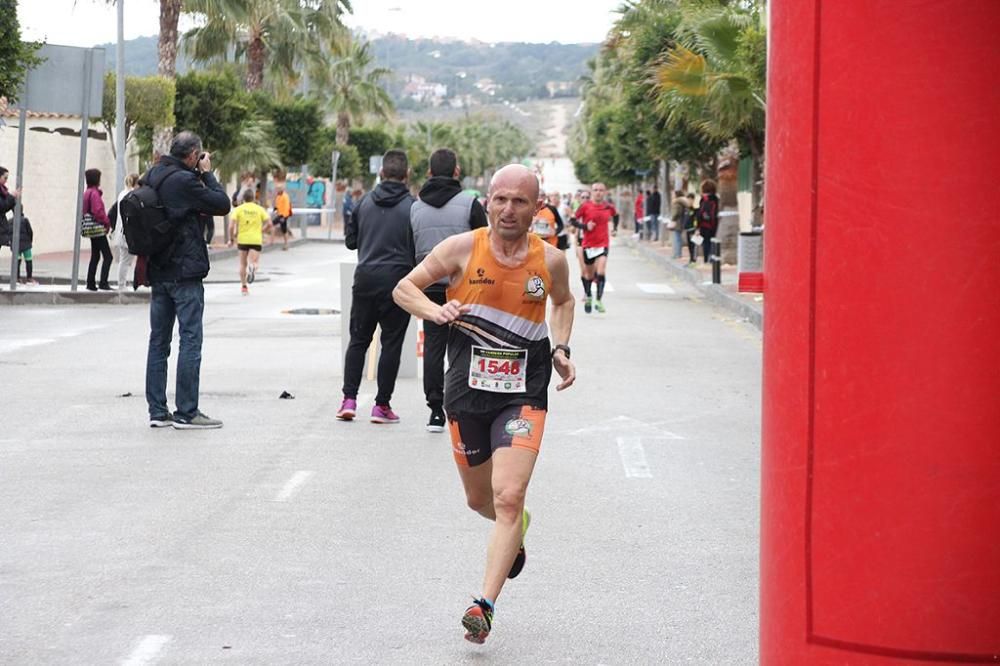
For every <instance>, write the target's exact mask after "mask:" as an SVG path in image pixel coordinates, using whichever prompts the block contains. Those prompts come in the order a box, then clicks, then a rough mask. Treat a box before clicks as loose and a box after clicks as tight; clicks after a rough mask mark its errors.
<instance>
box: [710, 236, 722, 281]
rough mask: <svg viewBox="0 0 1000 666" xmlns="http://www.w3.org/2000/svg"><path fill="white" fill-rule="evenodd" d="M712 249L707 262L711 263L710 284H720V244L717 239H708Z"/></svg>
mask: <svg viewBox="0 0 1000 666" xmlns="http://www.w3.org/2000/svg"><path fill="white" fill-rule="evenodd" d="M709 242H710V243H711V245H710V247H711V248H712V250H711V254H709V255H708V256H709V260H710V261H711V262H712V284H722V243H721V242H720V241H719V239H718V238H711V239H709Z"/></svg>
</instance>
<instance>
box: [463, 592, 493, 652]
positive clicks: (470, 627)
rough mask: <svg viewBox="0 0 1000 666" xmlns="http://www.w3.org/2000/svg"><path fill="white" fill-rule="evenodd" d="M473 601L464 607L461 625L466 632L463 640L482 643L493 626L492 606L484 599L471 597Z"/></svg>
mask: <svg viewBox="0 0 1000 666" xmlns="http://www.w3.org/2000/svg"><path fill="white" fill-rule="evenodd" d="M473 601H474V602H475V603H473V604H472V605H471V606H469V607H468V608H466V609H465V615H463V616H462V626H463V627H465V631H466V632H467V633H466V634H465V640H467V641H469V642H470V643H479V644H480V645H482V644H483V643H485V642H486V637H487V636H489V635H490V629H492V628H493V606H492V604H490V602H488V601H486V599H475V598H473Z"/></svg>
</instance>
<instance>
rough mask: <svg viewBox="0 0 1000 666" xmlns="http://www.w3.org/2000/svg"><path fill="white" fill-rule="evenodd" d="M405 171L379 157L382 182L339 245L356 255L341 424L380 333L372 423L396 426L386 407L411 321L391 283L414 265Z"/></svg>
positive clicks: (399, 159)
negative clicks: (394, 295) (394, 297)
mask: <svg viewBox="0 0 1000 666" xmlns="http://www.w3.org/2000/svg"><path fill="white" fill-rule="evenodd" d="M409 173H410V168H409V164H408V163H407V159H406V153H404V152H403V151H401V150H390V151H389V152H387V153H386V154H385V155H384V156H383V157H382V170H381V172H380V173H379V175H380V176H381V178H382V182H380V183H379V184H378V185H377V186H376V187H375V189H374V190H372V191H371V192H369V193H368V194H367V195H365V197H364V198H362V199H361V201H360V202H359V203H358V205H357V207H356V208H355V209H354V213H353V215H351V216H350V217H349V218H348V219H347V224H346V228H345V233H344V242H345V244H346V245H347V247H348V249H350V250H357V251H358V267H357V268H356V269H355V270H354V286H353V288H352V290H351V293H352V298H353V300H352V302H351V324H350V329H351V341H350V343H349V344H348V345H347V353H346V355H345V357H344V400H343V402H342V403H341V405H340V410H339V411H338V412H337V418H338V419H340V420H341V421H351V420H353V419H354V417H355V416H357V409H358V388H359V387H360V385H361V373H362V372H363V371H364V367H365V352H366V351H367V350H368V346H369V345H371V342H372V336H373V335H375V326H376V325H378V326H381V328H382V337H381V343H382V353H381V355H380V356H379V360H378V394H377V395H376V396H375V406H374V407H373V408H372V415H371V420H372V423H399V417H398V416H397V415H396V413H395V412H393V411H392V408H391V407H390V406H389V400H391V399H392V392H393V390H394V389H395V388H396V376H397V375H398V374H399V355H400V353H401V352H402V349H403V339H404V338H405V337H406V327H407V326H408V325H409V323H410V315H409V313H407V312H406V310H403V309H402V308H401V307H399V306H398V305H396V303H395V302H394V301H393V300H392V290H393V289H394V288H395V286H396V283H397V282H399V281H400V280H401V279H403V278H404V277H406V275H407V274H408V273H409V272H410V271H411V270H412V269H413V267H414V266H415V265H416V264H415V262H414V257H413V235H412V233H411V232H410V206H412V205H413V197H412V196H411V195H410V190H409V187H408V186H407V181H408V180H409Z"/></svg>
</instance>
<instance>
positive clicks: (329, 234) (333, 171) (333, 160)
mask: <svg viewBox="0 0 1000 666" xmlns="http://www.w3.org/2000/svg"><path fill="white" fill-rule="evenodd" d="M338 162H340V151H339V150H335V151H333V153H331V154H330V186H331V187H332V188H333V194H332V195H331V196H330V204H331V205H332V206H333V213H332V214H331V215H330V224H328V225H327V227H326V239H327V240H330V239H331V238H333V223H334V221H336V219H337V163H338ZM344 230H345V231H346V230H347V220H344Z"/></svg>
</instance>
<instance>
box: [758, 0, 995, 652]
mask: <svg viewBox="0 0 1000 666" xmlns="http://www.w3.org/2000/svg"><path fill="white" fill-rule="evenodd" d="M770 13H771V32H770V39H771V51H770V63H769V65H770V66H769V82H768V128H767V163H766V169H767V180H766V183H767V193H766V198H767V201H766V220H767V244H766V252H767V255H766V260H765V285H766V286H765V288H766V293H767V300H766V304H767V306H766V307H767V310H766V313H765V320H764V415H763V417H764V421H763V430H764V433H763V435H764V437H763V462H762V511H761V520H762V525H761V613H760V618H761V619H760V621H761V632H760V638H761V644H760V647H761V662H762V663H764V664H810V665H812V664H880V665H881V664H885V665H890V664H891V665H893V666H897V665H898V664H902V663H914V664H921V663H933V662H937V663H998V662H1000V167H998V163H1000V47H998V46H997V44H998V43H1000V42H998V39H1000V37H998V35H1000V1H998V0H933V1H927V2H925V1H918V0H895V1H893V0H825V1H824V0H772V2H771V3H770Z"/></svg>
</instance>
